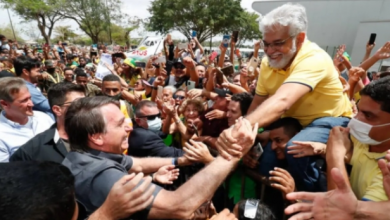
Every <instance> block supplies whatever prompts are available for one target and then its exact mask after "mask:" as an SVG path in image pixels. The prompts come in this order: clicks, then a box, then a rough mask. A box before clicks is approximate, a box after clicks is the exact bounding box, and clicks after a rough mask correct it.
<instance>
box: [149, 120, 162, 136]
mask: <svg viewBox="0 0 390 220" xmlns="http://www.w3.org/2000/svg"><path fill="white" fill-rule="evenodd" d="M147 123H148V129H149V130H151V131H155V132H157V131H159V130H160V129H161V118H159V117H156V118H155V119H154V120H147Z"/></svg>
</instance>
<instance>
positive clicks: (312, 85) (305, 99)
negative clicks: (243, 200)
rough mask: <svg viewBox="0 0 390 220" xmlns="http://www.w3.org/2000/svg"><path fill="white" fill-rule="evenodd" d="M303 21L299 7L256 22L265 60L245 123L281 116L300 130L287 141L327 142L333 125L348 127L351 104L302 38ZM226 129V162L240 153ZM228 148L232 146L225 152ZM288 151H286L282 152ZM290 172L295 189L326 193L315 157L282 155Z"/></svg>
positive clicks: (325, 58) (318, 52)
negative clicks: (284, 156) (292, 120)
mask: <svg viewBox="0 0 390 220" xmlns="http://www.w3.org/2000/svg"><path fill="white" fill-rule="evenodd" d="M307 25H308V21H307V16H306V10H305V8H304V7H303V6H301V5H298V4H290V3H288V4H285V5H282V6H280V7H278V8H276V9H274V10H273V11H271V12H269V13H268V14H267V15H265V16H264V18H263V19H262V21H261V22H260V29H261V32H262V33H263V43H264V52H265V58H264V59H263V61H262V63H261V72H260V75H259V78H258V82H257V88H256V95H255V97H254V100H253V102H252V105H251V108H250V110H249V112H251V113H250V114H249V115H247V116H246V117H245V118H246V120H248V121H249V122H250V123H251V124H252V125H253V124H255V123H259V127H264V126H267V125H269V124H271V123H272V122H273V121H276V120H277V119H279V118H281V117H292V118H296V119H298V120H299V121H300V123H301V124H302V125H303V127H304V129H302V131H301V132H299V133H298V134H297V135H295V136H294V137H293V138H292V139H291V140H290V141H289V142H288V143H287V147H289V146H291V145H293V144H292V141H311V142H320V143H326V142H327V139H328V135H329V131H330V130H331V129H332V128H333V127H334V126H344V127H345V126H347V124H348V122H349V120H350V117H351V116H352V108H351V103H350V101H349V100H348V97H347V94H345V93H343V86H342V84H341V82H340V80H339V74H338V72H337V70H336V69H335V67H334V65H333V61H332V59H331V58H330V57H329V55H328V54H327V53H326V52H325V51H324V50H322V49H321V48H320V47H319V46H318V45H316V44H315V43H313V42H310V41H309V40H308V38H307V36H306V31H307ZM235 132H240V128H238V127H234V128H229V129H227V130H225V131H224V132H223V134H222V135H221V136H220V137H219V139H218V144H217V145H218V148H219V151H220V153H221V154H222V155H225V156H226V157H230V156H231V155H235V154H240V153H241V151H240V149H238V148H235V147H234V146H231V144H232V143H235V142H237V141H238V140H234V139H232V138H231V133H235ZM230 146H231V147H230ZM286 149H287V148H286ZM286 159H287V162H288V166H289V172H290V173H291V175H292V176H293V177H294V180H295V182H296V186H297V189H298V190H305V191H326V176H325V175H324V174H323V172H322V168H323V166H324V165H325V161H324V159H322V158H321V157H319V156H311V157H301V158H294V157H293V156H292V155H290V154H286Z"/></svg>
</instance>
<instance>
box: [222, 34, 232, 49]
mask: <svg viewBox="0 0 390 220" xmlns="http://www.w3.org/2000/svg"><path fill="white" fill-rule="evenodd" d="M229 40H230V35H223V38H222V42H223V46H224V47H226V48H227V47H228V46H229Z"/></svg>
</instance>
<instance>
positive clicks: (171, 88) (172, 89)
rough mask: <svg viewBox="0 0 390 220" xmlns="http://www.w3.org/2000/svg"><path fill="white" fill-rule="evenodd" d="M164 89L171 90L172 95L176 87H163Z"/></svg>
mask: <svg viewBox="0 0 390 220" xmlns="http://www.w3.org/2000/svg"><path fill="white" fill-rule="evenodd" d="M164 89H169V90H171V91H172V94H174V93H175V92H176V90H177V89H176V87H174V86H165V87H164Z"/></svg>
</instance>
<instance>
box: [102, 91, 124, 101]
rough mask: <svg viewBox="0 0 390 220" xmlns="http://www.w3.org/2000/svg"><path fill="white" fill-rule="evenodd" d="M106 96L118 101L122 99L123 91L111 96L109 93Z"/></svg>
mask: <svg viewBox="0 0 390 220" xmlns="http://www.w3.org/2000/svg"><path fill="white" fill-rule="evenodd" d="M106 96H107V97H110V98H112V99H114V100H116V101H119V100H120V99H121V97H122V93H118V94H116V95H114V96H109V95H106Z"/></svg>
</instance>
